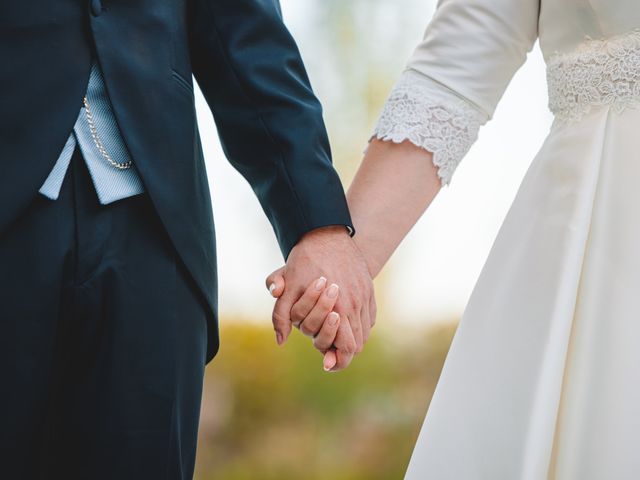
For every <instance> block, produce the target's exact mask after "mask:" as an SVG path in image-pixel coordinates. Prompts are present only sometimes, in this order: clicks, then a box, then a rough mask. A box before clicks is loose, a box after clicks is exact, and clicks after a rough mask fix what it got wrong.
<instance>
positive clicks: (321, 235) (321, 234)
mask: <svg viewBox="0 0 640 480" xmlns="http://www.w3.org/2000/svg"><path fill="white" fill-rule="evenodd" d="M333 238H337V239H340V238H351V232H350V230H349V227H348V226H346V225H327V226H324V227H318V228H314V229H313V230H309V231H308V232H307V233H305V234H304V235H303V236H302V237H301V238H300V241H299V242H298V243H302V242H305V241H308V240H323V239H326V240H329V239H333Z"/></svg>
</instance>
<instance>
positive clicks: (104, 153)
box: [82, 95, 133, 170]
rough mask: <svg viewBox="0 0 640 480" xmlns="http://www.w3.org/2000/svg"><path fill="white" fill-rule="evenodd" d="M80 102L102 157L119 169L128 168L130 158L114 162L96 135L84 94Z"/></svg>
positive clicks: (130, 162)
mask: <svg viewBox="0 0 640 480" xmlns="http://www.w3.org/2000/svg"><path fill="white" fill-rule="evenodd" d="M82 103H84V110H85V113H86V115H87V122H88V123H89V130H90V131H91V137H93V143H95V145H96V148H97V149H98V151H99V152H100V154H101V155H102V156H103V157H104V159H105V160H106V161H107V162H109V163H110V164H111V165H113V166H114V167H116V168H119V169H121V170H125V169H127V168H130V167H131V164H132V163H133V162H132V161H131V160H128V161H126V162H123V163H120V162H116V161H115V160H114V159H113V158H111V155H109V152H107V149H106V148H105V147H104V144H103V143H102V140H100V137H99V136H98V129H97V128H96V124H95V122H94V121H93V114H92V113H91V109H90V108H89V102H88V101H87V96H86V95H85V96H84V97H82Z"/></svg>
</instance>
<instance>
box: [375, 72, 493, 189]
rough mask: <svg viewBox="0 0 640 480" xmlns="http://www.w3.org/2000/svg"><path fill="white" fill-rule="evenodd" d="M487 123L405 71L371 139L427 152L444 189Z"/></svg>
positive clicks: (482, 115) (479, 114)
mask: <svg viewBox="0 0 640 480" xmlns="http://www.w3.org/2000/svg"><path fill="white" fill-rule="evenodd" d="M487 120H488V115H486V114H485V113H483V112H481V111H480V110H479V109H478V108H476V107H475V106H473V105H472V104H471V103H469V102H467V101H465V100H464V99H462V98H461V97H459V96H458V95H456V94H454V93H453V92H452V91H450V90H449V89H447V88H446V87H445V86H443V85H441V84H439V83H437V82H435V81H433V80H431V79H430V78H428V77H426V76H424V75H422V74H421V73H418V72H415V71H413V70H407V71H405V72H404V73H403V74H402V76H401V77H400V80H399V81H398V83H397V84H396V86H395V87H394V89H393V90H392V92H391V95H390V96H389V99H388V100H387V103H386V104H385V106H384V108H383V110H382V113H381V114H380V118H379V120H378V123H377V125H376V127H375V129H374V132H373V135H372V137H371V138H372V139H373V138H378V139H380V140H385V141H392V142H395V143H401V142H403V141H405V140H409V141H410V142H411V143H413V144H414V145H416V146H418V147H421V148H424V149H425V150H428V151H429V152H431V153H432V154H433V163H434V165H435V166H436V167H437V172H438V177H439V178H440V182H441V184H442V185H443V186H444V185H448V184H449V183H450V182H451V177H452V175H453V172H454V171H455V169H456V167H457V166H458V164H459V163H460V161H461V160H462V157H464V156H465V155H466V153H467V152H468V151H469V148H471V145H472V144H473V143H474V142H475V140H476V139H477V137H478V130H479V129H480V126H482V125H483V124H484V123H486V122H487Z"/></svg>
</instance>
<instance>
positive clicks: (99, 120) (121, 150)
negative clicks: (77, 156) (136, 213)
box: [39, 63, 144, 204]
mask: <svg viewBox="0 0 640 480" xmlns="http://www.w3.org/2000/svg"><path fill="white" fill-rule="evenodd" d="M86 97H87V104H88V106H89V111H90V114H91V118H92V119H93V127H95V130H94V132H93V134H97V138H94V135H93V134H92V125H91V123H90V122H89V119H88V118H87V111H86V108H85V106H84V104H83V105H82V106H81V107H80V113H79V114H78V118H77V120H76V123H75V125H74V126H73V130H72V131H71V133H70V134H69V138H68V139H67V142H66V144H65V146H64V148H63V149H62V152H61V153H60V157H59V158H58V161H57V162H56V164H55V165H54V166H53V169H52V170H51V173H50V174H49V176H48V177H47V179H46V180H45V182H44V183H43V184H42V186H41V187H40V190H39V191H40V193H41V194H43V195H44V196H46V197H48V198H50V199H51V200H56V199H57V198H58V195H59V194H60V188H61V187H62V182H63V180H64V176H65V174H66V172H67V169H68V167H69V163H70V162H71V156H72V155H73V151H74V150H75V148H76V146H79V147H80V152H81V153H82V156H83V158H84V160H85V162H86V164H87V168H88V170H89V173H90V175H91V180H92V181H93V185H94V187H95V189H96V193H97V195H98V200H99V201H100V203H102V204H108V203H111V202H115V201H116V200H120V199H122V198H127V197H130V196H133V195H137V194H139V193H142V192H143V191H144V186H143V184H142V180H141V179H140V176H139V174H138V172H137V171H136V170H135V165H133V164H132V165H131V167H130V168H126V169H122V168H117V167H115V166H114V165H112V164H111V163H110V162H109V160H108V159H107V157H106V156H105V153H106V154H107V155H108V157H110V158H111V159H112V160H113V161H115V162H116V163H118V164H126V162H130V161H131V156H130V154H129V151H128V150H127V147H126V145H125V143H124V140H123V139H122V135H121V133H120V131H119V130H118V126H117V124H116V120H115V117H114V115H113V110H112V108H111V103H110V101H109V98H108V95H107V90H106V88H105V84H104V79H103V77H102V72H101V71H100V67H99V66H98V64H97V63H94V64H93V65H92V67H91V74H90V77H89V85H88V87H87V94H86ZM100 144H101V145H100ZM99 145H100V146H101V147H102V149H103V151H102V152H101V150H100V148H99Z"/></svg>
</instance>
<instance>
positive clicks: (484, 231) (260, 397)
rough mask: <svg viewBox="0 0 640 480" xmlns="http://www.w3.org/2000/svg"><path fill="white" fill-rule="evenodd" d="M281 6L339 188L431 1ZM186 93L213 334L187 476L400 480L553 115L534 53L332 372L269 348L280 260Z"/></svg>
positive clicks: (298, 338)
mask: <svg viewBox="0 0 640 480" xmlns="http://www.w3.org/2000/svg"><path fill="white" fill-rule="evenodd" d="M281 3H282V9H283V13H284V17H285V21H286V23H287V25H288V26H289V28H290V30H291V32H292V33H293V35H294V37H295V38H296V40H297V41H298V44H299V47H300V50H301V52H302V56H303V58H304V60H305V63H306V65H307V69H308V71H309V76H310V77H311V81H312V85H313V87H314V90H315V91H316V94H317V95H318V97H319V98H320V99H321V101H322V103H323V105H324V112H325V120H326V122H327V127H328V129H329V135H330V138H331V142H332V148H333V154H334V159H335V165H336V168H337V169H338V171H339V173H340V175H341V176H342V178H343V180H344V182H345V185H348V184H349V182H350V181H351V178H352V176H353V174H354V173H355V170H356V168H357V166H358V163H359V161H360V159H361V156H362V150H363V149H364V147H365V146H366V143H367V140H368V138H369V136H370V133H371V130H372V127H373V125H374V123H375V121H376V118H377V115H378V113H379V111H380V108H381V106H382V104H383V103H384V101H385V100H386V97H387V95H388V93H389V91H390V89H391V88H392V86H393V84H394V82H395V81H396V79H397V78H398V76H399V74H400V73H401V71H402V69H403V67H404V64H405V62H406V60H407V59H408V57H409V56H410V55H411V53H412V51H413V49H414V48H415V46H416V45H417V43H418V42H419V41H420V39H421V38H422V35H423V33H424V29H425V28H426V25H427V23H428V22H429V20H430V18H431V16H432V15H433V12H434V10H435V7H436V2H435V0H394V1H393V2H389V1H388V0H281ZM196 102H197V104H196V108H197V111H198V122H199V126H200V131H201V134H202V139H203V146H204V150H205V156H206V159H207V170H208V174H209V179H210V182H211V192H212V196H213V203H214V205H213V207H214V212H215V220H216V228H217V231H218V256H219V267H220V271H219V277H220V314H221V319H220V320H221V337H222V344H221V349H220V352H219V354H218V356H217V357H216V358H215V360H214V361H213V362H212V363H211V364H210V365H209V366H208V368H207V372H206V382H205V391H204V397H203V407H202V414H201V426H200V441H199V446H198V457H197V468H196V470H197V473H196V479H197V480H209V479H224V480H245V479H259V480H271V479H273V480H276V479H277V480H288V479H305V480H314V479H321V478H322V479H325V478H332V479H334V480H343V479H344V480H359V479H367V480H376V479H380V480H382V479H384V480H393V479H401V478H402V476H403V474H404V470H405V468H406V465H407V463H408V461H409V457H410V455H411V451H412V448H413V444H414V442H415V440H416V437H417V434H418V431H419V429H420V425H421V423H422V421H423V418H424V415H425V413H426V411H427V408H428V404H429V401H430V398H431V396H432V394H433V391H434V388H435V385H436V382H437V380H438V376H439V374H440V370H441V368H442V365H443V362H444V359H445V357H446V353H447V350H448V348H449V344H450V342H451V339H452V338H453V335H454V332H455V329H456V326H457V323H458V321H459V319H460V317H461V315H462V313H463V311H464V306H465V304H466V302H467V300H468V298H469V295H470V294H471V291H472V289H473V285H474V284H475V281H476V279H477V277H478V275H479V273H480V271H481V269H482V265H483V264H484V261H485V259H486V257H487V255H488V253H489V250H490V248H491V245H492V243H493V241H494V239H495V236H496V234H497V232H498V230H499V228H500V224H501V223H502V220H503V219H504V216H505V214H506V213H507V210H508V208H509V206H510V204H511V202H512V200H513V197H514V196H515V194H516V192H517V189H518V187H519V185H520V182H521V180H522V177H523V176H524V174H525V172H526V169H527V168H528V166H529V165H530V163H531V161H532V159H533V158H534V156H535V154H536V152H537V150H538V149H539V147H540V145H541V143H542V141H543V139H544V137H545V135H546V133H547V132H548V129H549V126H550V124H551V114H550V113H549V112H548V110H547V107H546V105H547V94H546V85H545V69H544V62H543V59H542V56H541V53H540V51H539V49H538V48H537V46H536V48H535V49H534V51H533V52H532V53H531V54H530V56H529V58H528V61H527V63H526V64H525V66H524V67H523V68H522V69H521V70H520V71H519V72H518V73H517V74H516V76H515V77H514V79H513V81H512V82H511V84H510V86H509V88H508V89H507V92H506V93H505V95H504V97H503V99H502V101H501V103H500V105H499V107H498V109H497V111H496V113H495V115H494V117H493V119H492V121H491V122H490V123H489V124H487V125H486V126H485V127H484V128H483V129H482V131H481V133H480V138H479V140H478V142H477V143H476V144H475V145H474V147H473V148H472V150H471V151H470V152H469V154H468V155H467V156H466V157H465V159H464V160H463V162H462V163H461V165H460V166H459V168H458V170H457V171H456V173H455V175H454V178H453V181H452V183H451V185H450V186H449V187H448V188H445V189H443V190H442V191H441V192H440V194H439V195H438V197H437V198H436V199H435V200H434V202H433V203H432V205H431V207H430V208H429V210H428V211H427V213H426V214H425V216H424V217H423V218H422V219H421V221H420V222H419V224H418V225H417V226H416V228H415V229H414V230H413V231H412V233H411V234H410V235H409V236H408V237H407V239H406V241H405V242H404V243H403V245H402V247H401V248H400V249H399V250H398V252H397V253H396V254H395V255H394V257H393V258H392V260H391V261H390V263H389V264H388V265H387V267H386V268H385V270H384V271H383V272H382V274H381V275H380V276H379V277H378V278H377V279H376V290H377V298H378V304H379V315H378V324H377V326H376V329H375V331H374V335H373V337H372V339H371V340H370V342H369V344H368V345H367V347H366V349H365V351H364V352H363V353H362V354H360V355H359V356H358V357H357V358H356V360H355V361H354V363H353V365H352V367H351V368H350V369H349V370H348V371H345V372H341V373H338V374H326V373H324V372H323V371H322V368H321V357H320V355H319V354H318V353H316V352H315V351H314V350H313V349H312V348H311V345H310V342H309V341H308V340H307V339H305V338H303V337H302V335H300V334H299V332H295V333H296V334H294V335H292V338H291V340H290V341H289V342H288V343H287V344H286V345H285V346H283V347H277V346H276V343H275V337H274V335H273V331H272V327H271V323H270V318H271V317H270V314H271V307H272V303H273V302H272V299H271V298H270V297H269V295H268V293H267V291H266V289H265V287H264V278H265V277H266V275H267V274H268V273H270V272H271V271H272V270H274V269H275V268H277V267H279V266H280V265H281V264H282V261H283V259H282V258H281V256H280V252H279V249H278V247H277V244H276V241H275V238H274V236H273V234H272V231H271V227H270V225H269V224H268V222H267V221H266V219H265V217H264V215H263V214H262V211H261V209H260V206H259V204H258V202H257V200H256V199H255V197H254V196H253V194H252V192H251V189H250V188H249V186H248V185H247V184H246V182H245V181H244V180H243V179H242V177H240V175H239V174H238V173H237V172H235V170H233V168H232V167H231V166H230V165H229V164H228V163H227V162H226V160H225V159H224V155H223V154H222V151H221V149H220V145H219V142H218V138H217V135H216V131H215V125H214V123H213V118H212V116H211V112H210V111H209V109H208V107H207V105H206V102H205V101H204V98H203V97H202V95H201V93H200V92H199V91H197V96H196ZM247 141H251V139H247Z"/></svg>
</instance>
